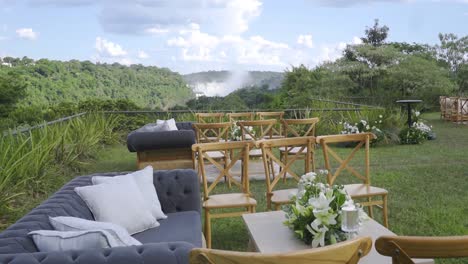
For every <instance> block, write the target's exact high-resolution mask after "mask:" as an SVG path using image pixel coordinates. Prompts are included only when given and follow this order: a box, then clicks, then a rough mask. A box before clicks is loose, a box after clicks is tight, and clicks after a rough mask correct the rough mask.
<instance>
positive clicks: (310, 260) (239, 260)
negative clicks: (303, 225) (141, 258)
mask: <svg viewBox="0 0 468 264" xmlns="http://www.w3.org/2000/svg"><path fill="white" fill-rule="evenodd" d="M371 247H372V239H371V238H370V237H358V238H355V239H352V240H348V241H344V242H340V243H337V244H334V245H331V246H326V247H321V248H312V249H306V250H298V251H293V252H288V253H277V254H262V253H254V252H236V251H225V250H216V249H205V248H195V249H193V250H192V251H191V252H190V264H244V263H249V264H331V263H333V264H356V263H358V262H359V260H360V259H361V258H362V257H364V256H366V255H367V254H368V253H369V251H370V250H371Z"/></svg>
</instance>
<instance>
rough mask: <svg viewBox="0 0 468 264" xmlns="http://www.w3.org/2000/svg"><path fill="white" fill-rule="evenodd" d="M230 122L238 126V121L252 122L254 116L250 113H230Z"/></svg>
mask: <svg viewBox="0 0 468 264" xmlns="http://www.w3.org/2000/svg"><path fill="white" fill-rule="evenodd" d="M227 116H228V119H229V122H231V123H232V124H236V122H237V121H244V120H245V121H252V120H253V118H254V114H253V113H250V112H246V113H228V114H227Z"/></svg>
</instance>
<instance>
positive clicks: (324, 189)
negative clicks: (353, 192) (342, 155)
mask: <svg viewBox="0 0 468 264" xmlns="http://www.w3.org/2000/svg"><path fill="white" fill-rule="evenodd" d="M327 173H328V172H327V171H325V170H321V171H320V174H322V175H326V174H327ZM291 202H292V203H291V204H288V205H285V206H284V207H283V210H284V211H285V213H286V219H287V220H286V221H285V222H284V224H285V225H286V226H288V227H289V228H290V229H292V230H293V231H294V234H295V236H296V237H297V238H299V239H301V240H302V241H304V242H305V243H306V244H310V245H312V247H314V248H315V247H319V246H325V245H330V244H335V243H337V242H340V241H345V240H347V238H348V236H347V233H346V232H344V231H343V230H342V229H341V224H342V208H344V207H352V206H353V207H355V208H356V209H357V210H358V215H359V219H356V220H359V221H361V220H365V219H366V217H367V215H366V214H365V213H364V212H363V211H362V208H360V206H359V205H355V204H354V202H353V200H352V199H351V197H350V196H349V195H348V194H347V193H346V191H345V190H344V187H343V186H342V185H333V186H330V185H328V184H324V183H322V182H319V180H318V177H317V174H316V173H314V172H309V173H307V174H305V175H303V176H302V177H301V180H300V181H299V185H298V193H297V195H295V196H293V197H292V198H291Z"/></svg>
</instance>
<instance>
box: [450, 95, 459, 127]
mask: <svg viewBox="0 0 468 264" xmlns="http://www.w3.org/2000/svg"><path fill="white" fill-rule="evenodd" d="M457 114H458V97H449V98H447V115H448V120H450V121H453V122H455V121H456V117H457Z"/></svg>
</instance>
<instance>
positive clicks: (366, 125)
mask: <svg viewBox="0 0 468 264" xmlns="http://www.w3.org/2000/svg"><path fill="white" fill-rule="evenodd" d="M382 119H383V116H382V115H379V119H378V120H375V121H374V122H372V121H368V120H364V119H362V120H361V121H359V123H354V125H352V124H351V123H348V122H340V123H339V124H340V125H343V129H342V130H341V132H340V133H341V134H343V135H347V134H359V133H365V132H372V133H374V135H375V136H376V137H377V138H376V139H373V140H372V143H376V142H378V141H381V140H383V138H384V133H383V132H382V130H381V129H380V128H378V126H379V124H382ZM372 124H373V125H372Z"/></svg>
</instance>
